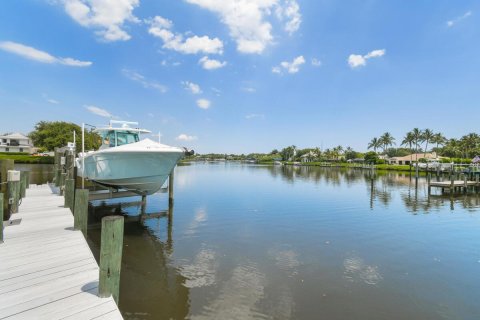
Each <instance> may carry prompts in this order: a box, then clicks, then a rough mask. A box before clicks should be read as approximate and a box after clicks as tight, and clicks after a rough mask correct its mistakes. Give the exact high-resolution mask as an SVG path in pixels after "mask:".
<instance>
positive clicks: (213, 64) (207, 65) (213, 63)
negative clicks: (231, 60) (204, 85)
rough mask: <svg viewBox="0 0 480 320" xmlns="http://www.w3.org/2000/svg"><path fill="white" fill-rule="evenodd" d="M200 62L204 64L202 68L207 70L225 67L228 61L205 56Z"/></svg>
mask: <svg viewBox="0 0 480 320" xmlns="http://www.w3.org/2000/svg"><path fill="white" fill-rule="evenodd" d="M198 63H200V64H201V65H202V68H203V69H205V70H215V69H219V68H223V67H225V66H226V65H227V62H226V61H223V62H222V61H219V60H215V59H210V58H209V57H207V56H205V57H203V58H201V59H200V60H198Z"/></svg>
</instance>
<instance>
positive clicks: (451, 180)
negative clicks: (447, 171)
mask: <svg viewBox="0 0 480 320" xmlns="http://www.w3.org/2000/svg"><path fill="white" fill-rule="evenodd" d="M454 181H455V176H454V175H453V174H452V175H450V194H453V192H454V191H455V190H454V187H453V186H454Z"/></svg>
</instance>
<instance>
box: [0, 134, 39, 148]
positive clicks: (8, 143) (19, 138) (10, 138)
mask: <svg viewBox="0 0 480 320" xmlns="http://www.w3.org/2000/svg"><path fill="white" fill-rule="evenodd" d="M35 151H36V148H35V147H34V146H33V144H32V141H31V140H30V138H28V137H27V136H24V135H23V134H21V133H18V132H17V133H6V134H4V135H0V152H26V153H34V152H35Z"/></svg>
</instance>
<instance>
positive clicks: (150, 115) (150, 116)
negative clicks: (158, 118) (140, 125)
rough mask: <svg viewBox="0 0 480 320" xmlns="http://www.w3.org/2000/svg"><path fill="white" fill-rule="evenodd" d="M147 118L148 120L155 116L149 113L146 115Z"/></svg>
mask: <svg viewBox="0 0 480 320" xmlns="http://www.w3.org/2000/svg"><path fill="white" fill-rule="evenodd" d="M147 116H148V117H149V118H155V115H154V114H153V113H151V112H149V113H147Z"/></svg>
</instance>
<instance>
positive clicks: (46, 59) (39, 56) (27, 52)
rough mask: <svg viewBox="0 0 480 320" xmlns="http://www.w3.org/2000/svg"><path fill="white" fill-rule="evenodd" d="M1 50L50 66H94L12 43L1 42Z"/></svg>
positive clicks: (88, 62)
mask: <svg viewBox="0 0 480 320" xmlns="http://www.w3.org/2000/svg"><path fill="white" fill-rule="evenodd" d="M0 49H2V50H4V51H8V52H11V53H14V54H16V55H19V56H21V57H23V58H27V59H30V60H34V61H38V62H42V63H50V64H55V63H58V64H63V65H66V66H71V67H88V66H91V65H92V63H91V62H90V61H80V60H76V59H73V58H57V57H54V56H52V55H51V54H50V53H48V52H45V51H41V50H38V49H35V48H33V47H29V46H26V45H23V44H21V43H17V42H12V41H3V42H0Z"/></svg>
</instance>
